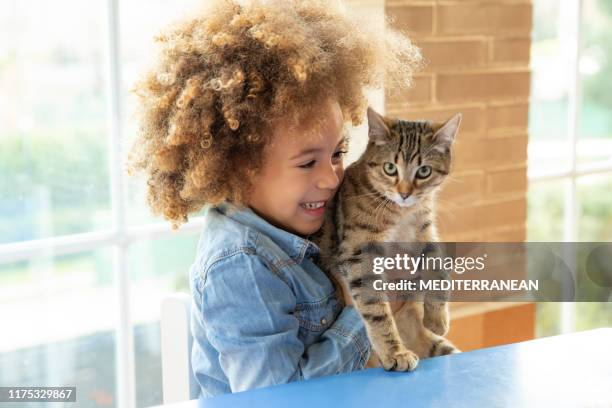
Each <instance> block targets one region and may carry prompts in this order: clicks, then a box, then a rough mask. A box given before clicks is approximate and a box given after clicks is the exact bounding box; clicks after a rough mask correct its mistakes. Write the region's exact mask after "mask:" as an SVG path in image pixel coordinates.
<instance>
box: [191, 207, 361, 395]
mask: <svg viewBox="0 0 612 408" xmlns="http://www.w3.org/2000/svg"><path fill="white" fill-rule="evenodd" d="M318 252H319V249H318V247H317V246H316V245H315V244H314V243H312V242H310V241H308V240H307V239H303V238H301V237H299V236H296V235H294V234H291V233H289V232H287V231H284V230H282V229H279V228H276V227H274V226H272V225H271V224H269V223H268V222H266V221H265V220H264V219H262V218H260V217H259V216H257V215H256V214H255V213H254V212H253V211H252V210H250V209H248V208H246V209H236V207H233V206H231V205H229V204H223V205H221V206H218V207H213V208H208V209H207V210H206V213H205V225H204V230H203V231H202V235H201V237H200V242H199V244H198V253H197V257H196V261H195V263H194V264H193V266H192V267H191V270H190V283H191V292H192V298H193V301H192V314H191V316H192V318H191V331H192V334H193V337H194V339H193V346H192V350H191V353H192V354H191V362H192V368H193V372H194V375H195V377H196V380H197V382H198V383H199V385H200V388H201V391H202V394H203V395H204V396H205V397H208V396H215V395H220V394H225V393H230V392H239V391H245V390H249V389H253V388H259V387H266V386H271V385H275V384H284V383H289V382H292V381H298V380H303V379H309V378H314V377H320V376H325V375H332V374H337V373H344V372H350V371H354V370H360V369H363V367H364V366H365V364H366V362H367V360H368V358H369V355H370V347H371V346H370V343H369V340H368V338H367V335H366V330H365V326H364V324H363V321H362V320H361V317H360V316H359V314H358V313H357V311H356V310H355V308H354V307H353V306H346V307H344V308H343V307H342V306H341V304H340V302H339V300H338V298H337V296H336V292H335V290H334V286H333V284H332V282H331V281H330V280H329V278H328V277H327V276H326V275H325V273H324V272H323V271H321V270H320V269H319V268H318V267H317V266H316V265H315V264H314V263H313V260H316V257H317V256H318Z"/></svg>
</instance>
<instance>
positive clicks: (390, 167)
mask: <svg viewBox="0 0 612 408" xmlns="http://www.w3.org/2000/svg"><path fill="white" fill-rule="evenodd" d="M383 170H384V171H385V173H387V175H389V176H395V175H396V174H397V166H396V165H395V164H394V163H391V162H386V163H385V164H383Z"/></svg>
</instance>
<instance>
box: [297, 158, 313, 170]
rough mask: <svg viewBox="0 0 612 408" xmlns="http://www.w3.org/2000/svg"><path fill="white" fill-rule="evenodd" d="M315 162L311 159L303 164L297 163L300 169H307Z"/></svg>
mask: <svg viewBox="0 0 612 408" xmlns="http://www.w3.org/2000/svg"><path fill="white" fill-rule="evenodd" d="M315 162H316V160H311V161H309V162H308V163H305V164H301V165H299V166H298V167H300V168H302V169H309V168H311V167H312V166H314V164H315Z"/></svg>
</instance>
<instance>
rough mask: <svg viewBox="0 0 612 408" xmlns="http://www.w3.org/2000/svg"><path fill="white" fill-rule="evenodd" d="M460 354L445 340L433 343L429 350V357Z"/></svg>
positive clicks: (441, 339) (440, 339) (459, 351)
mask: <svg viewBox="0 0 612 408" xmlns="http://www.w3.org/2000/svg"><path fill="white" fill-rule="evenodd" d="M456 353H461V350H459V349H458V348H457V347H455V345H454V344H453V343H451V342H450V341H449V340H447V339H445V338H439V339H438V340H436V341H434V342H433V344H432V345H431V349H430V350H429V357H437V356H447V355H449V354H456Z"/></svg>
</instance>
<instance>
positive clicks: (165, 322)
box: [160, 293, 200, 404]
mask: <svg viewBox="0 0 612 408" xmlns="http://www.w3.org/2000/svg"><path fill="white" fill-rule="evenodd" d="M190 319H191V297H190V296H189V295H188V294H186V293H173V294H170V295H168V296H166V297H165V298H164V299H163V300H162V304H161V324H160V326H161V329H160V331H161V357H162V390H163V402H164V404H169V403H173V402H181V401H187V400H190V399H194V398H197V397H198V394H199V392H200V388H199V385H198V383H197V382H196V379H195V377H194V376H193V371H192V369H191V344H192V342H193V338H192V336H191V330H190Z"/></svg>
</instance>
